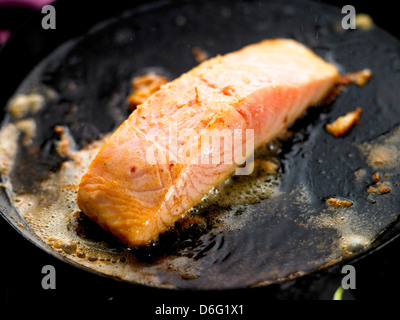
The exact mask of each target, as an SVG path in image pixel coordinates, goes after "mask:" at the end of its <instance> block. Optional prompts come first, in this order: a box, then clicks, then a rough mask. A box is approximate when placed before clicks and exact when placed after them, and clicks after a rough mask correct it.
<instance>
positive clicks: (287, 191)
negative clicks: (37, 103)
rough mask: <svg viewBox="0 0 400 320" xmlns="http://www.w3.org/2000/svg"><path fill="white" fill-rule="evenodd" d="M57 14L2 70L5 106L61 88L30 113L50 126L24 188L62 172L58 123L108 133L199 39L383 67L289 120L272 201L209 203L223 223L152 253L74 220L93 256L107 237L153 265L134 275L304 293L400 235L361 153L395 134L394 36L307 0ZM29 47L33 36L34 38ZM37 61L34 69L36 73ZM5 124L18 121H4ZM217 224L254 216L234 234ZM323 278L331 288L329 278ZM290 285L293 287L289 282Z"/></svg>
mask: <svg viewBox="0 0 400 320" xmlns="http://www.w3.org/2000/svg"><path fill="white" fill-rule="evenodd" d="M70 5H71V4H70ZM58 6H59V7H58ZM356 7H357V6H356ZM124 9H126V8H124ZM68 10H69V11H68ZM57 12H58V13H60V12H61V14H60V15H59V18H58V20H57V25H58V27H57V28H58V29H57V31H54V32H53V31H48V32H47V33H46V32H44V31H43V30H40V28H39V29H37V28H36V29H35V28H33V29H31V28H29V29H28V28H25V29H23V30H21V32H20V34H19V35H18V37H17V36H16V37H15V38H14V39H11V41H10V42H9V43H8V45H7V46H6V47H5V48H4V49H3V51H2V52H1V54H2V59H0V63H2V64H3V65H2V66H1V67H2V70H7V71H6V72H4V73H2V78H1V81H2V82H1V87H2V88H4V91H2V92H4V95H3V94H2V96H1V99H3V100H2V102H3V105H5V104H6V102H7V100H8V99H9V98H10V97H11V95H13V94H14V93H15V92H16V90H17V89H18V90H19V91H20V92H24V90H29V89H30V88H32V87H35V88H36V89H37V88H38V87H39V89H42V88H43V86H45V87H46V88H50V89H52V90H53V91H54V92H56V93H57V97H56V98H55V99H50V100H49V101H48V103H47V104H46V106H45V108H44V109H42V110H41V111H40V112H39V113H37V114H36V115H35V116H34V117H35V121H36V122H37V123H39V124H40V126H39V127H38V128H39V130H38V132H37V134H36V135H35V138H34V140H33V142H32V145H31V146H30V148H27V147H22V148H21V149H20V150H19V153H18V156H17V159H16V165H15V166H14V170H13V171H12V172H11V174H10V178H11V181H12V182H13V185H14V191H15V192H16V193H17V194H18V193H21V194H22V193H26V192H32V191H33V192H37V194H40V193H41V192H42V191H43V190H42V189H41V185H40V182H41V181H43V180H44V179H46V178H48V177H49V175H50V174H52V173H56V172H58V171H59V170H60V166H61V165H62V163H63V161H65V160H66V159H63V158H62V157H60V156H58V155H57V154H56V153H55V152H54V144H55V143H56V141H57V138H58V137H57V136H56V135H54V132H53V130H52V129H53V128H54V126H55V125H64V126H66V127H68V128H69V130H70V132H71V135H72V136H73V137H74V140H75V141H76V143H77V145H78V146H79V147H83V146H85V145H86V144H87V143H90V142H91V141H93V140H95V139H98V138H99V137H100V136H101V135H102V134H103V133H106V132H109V131H110V130H113V128H115V126H116V125H118V124H119V122H120V121H121V120H122V119H123V117H124V116H126V115H127V114H128V112H129V110H128V108H127V105H126V99H125V98H126V96H127V95H128V93H129V90H130V82H129V79H130V78H131V77H132V76H133V75H135V74H139V73H141V72H144V71H145V70H147V69H148V68H154V67H156V70H159V71H160V72H162V73H164V74H165V75H167V76H168V77H169V78H170V79H173V78H174V77H177V76H178V75H179V74H181V73H182V72H185V71H186V70H189V69H190V68H192V67H193V66H195V65H196V61H195V59H194V58H193V55H192V52H191V50H190V49H191V48H193V47H194V46H199V47H201V48H203V49H204V50H205V51H206V52H207V53H208V54H209V55H210V56H213V55H216V54H219V53H225V52H229V51H233V50H235V49H238V48H240V47H242V46H244V45H246V44H248V43H252V42H256V41H259V40H262V39H264V38H271V37H291V38H295V39H297V40H299V41H301V42H303V43H304V44H306V45H308V46H309V47H311V48H312V49H313V50H314V51H316V52H317V53H318V54H320V55H321V56H323V57H325V58H326V59H328V60H331V61H334V62H336V63H338V64H339V65H340V67H341V70H342V71H343V72H351V71H356V70H359V69H362V68H370V69H371V70H372V71H373V73H374V75H373V79H372V80H371V82H370V83H368V84H367V85H366V86H365V87H363V88H358V87H357V86H349V87H348V88H346V90H345V91H344V92H343V93H342V94H341V95H340V96H339V97H338V98H337V99H336V100H335V101H334V102H333V103H331V104H329V105H326V106H323V107H321V108H317V109H312V110H310V111H309V112H308V113H307V115H306V116H305V117H304V118H302V119H300V120H299V121H298V122H296V124H295V125H294V126H293V127H292V128H291V129H292V130H293V132H294V136H293V137H292V138H290V139H288V140H286V141H284V142H283V143H282V144H281V145H280V149H279V152H278V154H277V157H278V158H279V159H280V160H281V167H280V170H281V171H280V173H281V175H280V177H279V179H278V180H277V181H275V183H277V184H278V185H279V190H280V192H281V193H280V195H279V196H278V197H276V198H274V199H266V200H263V201H260V202H257V203H255V204H252V205H249V206H245V207H240V208H238V207H237V206H236V207H235V206H232V207H224V208H223V209H221V208H210V207H207V208H206V209H205V210H203V211H201V212H200V213H199V215H200V216H203V217H205V218H207V217H208V216H210V215H211V216H212V217H213V219H209V220H207V223H206V225H205V226H202V227H197V226H193V227H191V228H188V229H180V228H177V230H175V231H174V232H172V233H170V234H167V235H165V236H163V237H162V238H161V240H160V243H159V244H158V245H157V246H154V247H151V248H147V249H136V248H126V247H125V246H124V245H123V244H120V243H118V242H117V241H116V240H115V239H112V238H111V237H109V236H108V235H107V234H105V233H103V232H101V231H100V230H98V229H96V226H94V225H93V224H90V223H89V222H88V221H87V220H85V218H84V217H81V216H74V223H76V224H77V225H78V227H77V228H73V229H72V231H71V232H75V233H76V234H78V236H80V237H82V242H85V241H87V242H90V243H91V244H92V245H93V248H94V249H95V251H96V250H97V252H99V251H100V248H99V247H96V246H97V245H96V244H95V243H96V241H97V242H101V244H102V249H103V250H104V248H106V249H105V251H107V250H109V251H112V253H113V254H117V255H120V256H121V257H123V259H122V260H121V263H122V264H126V263H127V262H126V259H127V257H128V260H129V257H132V256H133V257H134V262H135V265H137V266H139V267H140V268H139V271H138V273H140V272H142V271H144V273H143V275H145V276H144V277H143V278H142V280H141V281H138V280H137V278H135V279H134V280H133V281H132V282H133V283H142V284H145V285H149V286H155V287H161V288H180V289H182V288H188V289H241V290H243V289H247V288H249V287H253V286H256V287H258V286H262V287H264V286H267V288H268V290H270V291H269V292H273V294H277V296H276V297H279V296H281V297H285V295H287V296H288V297H290V296H291V295H292V297H294V296H296V297H301V295H300V296H299V295H297V293H296V285H295V284H294V283H300V284H301V283H303V284H304V283H305V282H306V281H309V279H310V277H311V279H312V281H315V279H314V280H313V277H315V278H316V279H318V280H319V279H320V275H321V272H323V271H320V270H325V271H326V270H330V272H333V273H335V274H338V273H339V270H340V266H341V264H346V263H351V262H354V259H355V258H359V257H361V256H364V255H365V254H367V253H370V252H371V251H372V250H374V249H376V248H380V247H381V246H382V245H384V244H386V243H387V242H388V241H390V240H392V239H394V238H395V237H396V236H397V224H396V220H397V216H398V209H397V204H398V199H399V198H398V196H397V192H396V189H395V188H394V187H393V190H392V192H390V193H389V194H386V195H381V196H380V197H377V196H376V197H369V196H368V194H366V189H367V188H368V186H370V185H372V184H374V181H373V180H372V178H371V177H372V175H373V173H374V172H375V171H376V169H375V168H373V167H371V166H370V165H369V164H368V155H367V154H365V153H363V152H362V151H361V150H365V148H363V149H360V147H361V146H363V144H365V143H368V144H369V145H375V144H382V139H383V138H382V137H383V136H384V135H385V134H386V135H391V134H392V133H393V130H394V128H396V126H397V125H398V123H399V120H400V119H399V118H398V114H397V113H396V107H397V106H396V102H397V101H398V95H399V92H398V90H397V87H396V85H397V83H398V79H397V77H399V75H398V71H399V65H400V63H399V57H398V52H399V44H398V41H397V40H396V39H395V38H394V37H392V36H390V35H389V34H387V33H386V32H384V31H382V30H381V29H379V28H377V27H374V28H372V29H371V30H368V31H364V30H355V31H344V30H341V29H340V28H337V24H338V23H340V20H341V19H342V18H343V14H342V13H341V12H340V10H339V9H338V8H337V7H328V6H326V5H322V4H319V3H316V2H303V1H293V2H292V1H288V2H286V3H285V5H282V3H279V2H274V1H266V2H253V1H249V2H234V3H233V4H228V2H226V3H225V2H218V4H216V3H213V4H212V5H210V3H208V2H207V1H200V2H190V1H188V2H155V3H151V4H147V5H145V6H140V4H137V6H133V7H132V8H131V9H130V10H128V11H125V12H126V13H125V14H124V15H122V16H121V15H119V14H120V12H122V7H119V6H118V4H117V3H116V4H115V6H113V7H112V9H109V8H107V10H105V8H102V7H100V8H99V10H98V11H96V13H94V14H93V15H91V16H90V18H88V16H87V15H86V14H87V12H86V11H85V10H84V9H83V10H81V11H79V12H76V10H75V11H74V17H75V19H76V20H77V21H81V20H82V23H79V24H73V25H71V23H70V22H67V18H68V15H67V12H68V13H69V12H71V8H70V7H68V6H67V4H64V3H62V2H61V3H59V4H57ZM109 17H119V18H118V19H117V18H115V19H111V20H110V19H108V20H107V22H106V23H102V24H100V25H97V27H96V28H94V29H91V31H90V32H89V33H86V30H88V29H89V28H90V27H92V26H93V25H94V24H95V22H98V21H103V20H105V19H106V18H109ZM37 18H39V17H37ZM35 21H36V23H37V19H36V20H35ZM32 23H33V22H32ZM65 26H68V28H66V27H65ZM215 30H219V32H216V31H215ZM78 36H81V37H80V38H76V37H78ZM26 39H28V40H26ZM70 39H72V40H71V41H69V42H68V43H67V45H64V46H63V47H62V48H61V49H59V50H57V51H56V52H55V53H52V54H50V55H49V56H47V57H46V55H47V54H49V53H50V52H52V50H54V49H55V48H57V47H58V46H59V45H61V44H63V43H65V41H66V40H70ZM25 41H30V42H28V45H27V44H26V43H25ZM20 43H23V44H24V45H25V47H28V48H31V51H32V54H31V55H30V57H29V58H28V59H27V58H26V55H24V54H22V52H21V51H18V50H16V48H17V47H18V45H21V44H20ZM165 48H168V50H165ZM160 52H162V54H160ZM366 52H368V54H366ZM18 54H21V55H22V56H23V57H24V59H21V57H19V56H18ZM45 57H46V59H44V58H45ZM382 57H384V58H382ZM16 58H19V59H18V61H20V63H21V66H20V68H18V69H15V66H14V65H11V64H9V63H8V61H15V59H16ZM43 59H44V60H43ZM41 61H43V62H41ZM39 62H41V63H40V64H39V66H38V68H36V70H35V72H34V73H33V74H32V73H30V76H28V77H26V76H27V74H28V73H29V72H30V71H31V69H32V67H33V66H36V65H38V63H39ZM4 75H7V77H4ZM24 79H26V80H25V81H24V82H23V85H22V86H21V85H20V84H21V83H22V80H24ZM71 83H73V84H74V85H71ZM41 86H42V87H41ZM71 88H73V89H75V90H72V89H71ZM76 88H78V90H76ZM110 93H112V97H113V99H112V101H111V100H110V99H111V98H110ZM72 106H75V107H74V108H72ZM76 106H77V107H76ZM356 106H361V107H362V108H363V110H364V112H363V116H362V124H361V125H360V126H357V127H355V128H353V130H352V131H351V132H350V133H349V134H348V135H347V136H346V137H345V138H343V139H334V138H332V137H331V136H329V135H328V134H327V133H326V132H325V131H324V125H325V124H326V123H327V122H328V121H331V120H333V119H335V118H336V117H337V116H339V115H341V114H343V113H345V112H347V111H350V110H352V109H354V108H355V107H356ZM4 119H5V121H8V120H10V121H14V119H12V118H11V119H9V118H8V117H7V116H4ZM360 169H362V170H364V171H363V175H362V176H361V178H359V179H357V181H356V182H355V172H359V170H360ZM380 171H381V174H382V175H383V174H387V175H388V182H390V183H391V184H392V185H394V184H395V183H396V181H397V180H396V179H397V178H398V171H397V167H396V166H393V167H391V168H389V169H387V168H385V170H383V171H382V170H380ZM240 182H241V181H239V182H238V183H240ZM300 186H301V188H300ZM47 196H48V195H46V197H47ZM52 196H54V195H52ZM329 196H341V197H344V198H347V199H351V200H353V201H354V202H355V203H356V205H355V206H354V207H353V208H352V210H351V211H350V212H340V213H338V212H337V211H332V210H329V209H327V208H326V204H325V202H324V200H325V199H326V198H327V197H329ZM46 197H44V198H46ZM371 198H373V199H371ZM48 199H51V201H56V200H54V198H52V197H49V198H48ZM371 200H372V201H371ZM374 201H375V202H374ZM1 203H2V214H3V216H4V217H5V219H6V220H7V221H8V222H9V223H10V224H11V225H13V226H14V227H15V228H16V229H17V230H18V231H19V232H20V233H22V234H23V235H24V236H25V237H26V238H28V239H30V240H31V241H32V242H33V243H34V244H36V245H37V246H38V247H40V248H42V249H44V251H46V252H48V253H50V254H51V255H53V256H55V257H57V258H59V259H61V260H62V261H66V262H68V263H70V264H72V265H74V266H78V267H79V268H83V269H87V270H90V271H94V272H95V273H99V274H102V275H106V276H110V274H108V271H104V268H98V265H99V260H100V261H102V262H101V263H100V264H102V265H103V264H107V262H104V259H103V260H102V257H103V256H101V255H100V259H99V257H97V259H96V260H95V261H89V262H87V261H88V259H86V260H85V263H86V264H85V263H80V262H79V261H77V260H76V259H71V255H70V254H68V253H67V254H66V252H65V251H63V252H60V251H57V250H54V248H52V247H51V246H49V245H48V243H46V242H44V241H43V240H42V239H41V237H40V236H39V237H38V236H37V234H36V233H35V232H34V229H35V228H33V229H32V228H31V226H29V224H26V222H25V220H24V219H22V218H21V217H20V216H19V215H18V213H17V212H16V211H15V209H14V208H13V203H12V201H10V199H9V198H8V196H7V194H6V193H4V194H3V195H2V202H1ZM210 212H211V213H210ZM266 213H268V214H266ZM377 213H379V215H378V214H377ZM217 220H223V221H229V222H231V221H234V220H236V221H237V220H240V221H243V222H244V224H243V226H241V227H240V228H236V229H235V230H234V232H232V231H226V229H225V228H224V225H223V224H222V226H221V224H218V223H216V222H215V221H217ZM75 226H76V225H75ZM360 239H361V240H360ZM104 242H105V243H104ZM104 246H105V247H104ZM86 257H87V256H86ZM176 259H181V260H184V262H183V266H184V268H180V267H177V264H174V262H173V261H174V260H176ZM78 260H79V259H78ZM169 260H171V261H172V262H171V263H170V264H168V261H169ZM118 263H119V262H118ZM154 266H156V268H154ZM329 267H330V268H329ZM154 269H155V270H154ZM135 270H136V269H135ZM308 274H309V276H308V277H307V276H304V275H308ZM111 276H112V277H117V278H119V277H120V275H119V274H117V275H115V274H111ZM155 276H156V279H157V281H154V280H153V279H154V277H155ZM301 276H303V277H301ZM292 279H297V280H292ZM303 279H306V280H303ZM307 279H308V280H307ZM293 281H294V282H293ZM296 281H297V282H296ZM317 283H320V284H319V285H320V286H321V283H323V282H318V281H317ZM339 284H340V283H339ZM339 284H338V285H339ZM285 286H288V287H294V289H293V290H292V291H291V290H282V289H283V288H285ZM300 286H301V285H300ZM322 286H323V285H322ZM317 287H318V286H317ZM143 290H150V289H143ZM253 290H261V289H253ZM277 292H279V293H277ZM294 292H295V293H294Z"/></svg>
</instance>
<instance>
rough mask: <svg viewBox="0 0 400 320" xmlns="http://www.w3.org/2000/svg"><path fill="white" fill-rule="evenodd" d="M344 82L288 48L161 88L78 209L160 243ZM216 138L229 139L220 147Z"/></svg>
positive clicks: (218, 64) (104, 162)
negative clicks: (245, 163) (256, 151)
mask: <svg viewBox="0 0 400 320" xmlns="http://www.w3.org/2000/svg"><path fill="white" fill-rule="evenodd" d="M337 78H338V71H337V69H336V68H335V66H333V65H332V64H329V63H327V62H325V61H324V60H323V59H321V58H320V57H319V56H317V55H315V54H314V53H313V52H312V51H311V50H310V49H308V48H306V47H305V46H303V45H302V44H300V43H298V42H296V41H294V40H290V39H273V40H265V41H262V42H260V43H257V44H252V45H249V46H246V47H244V48H243V49H241V50H239V51H236V52H232V53H229V54H226V55H224V56H217V57H215V58H212V59H210V60H207V61H205V62H203V63H201V64H200V65H199V66H197V67H196V68H194V69H192V70H190V71H189V72H187V73H185V74H183V75H182V76H180V77H179V78H177V79H175V80H174V81H171V82H169V83H168V84H166V85H164V86H162V87H161V88H160V90H159V91H157V92H156V93H154V94H153V95H152V96H150V97H149V98H148V100H147V101H145V102H144V103H143V104H141V105H139V106H138V107H137V109H136V110H135V111H133V112H132V113H131V115H130V116H129V118H128V119H127V120H125V122H123V123H122V124H121V126H120V127H119V128H118V129H117V130H116V131H115V132H114V133H113V134H112V136H111V137H110V138H109V139H108V141H107V142H106V143H105V144H104V146H103V147H102V148H101V150H100V151H99V153H98V154H97V155H96V157H95V158H94V160H93V161H92V163H91V164H90V166H89V168H88V170H87V172H86V173H85V174H84V176H83V177H82V180H81V182H80V185H79V190H78V199H77V200H78V205H79V207H80V209H81V210H82V211H83V212H84V213H85V214H86V215H87V216H88V217H89V218H91V219H92V220H94V221H96V222H97V223H98V224H99V225H100V226H102V227H103V228H104V229H106V230H108V231H110V232H112V233H113V234H114V235H115V236H116V237H118V238H119V239H120V240H122V241H124V242H126V243H127V244H129V245H133V246H143V245H147V244H149V243H151V242H152V241H157V239H158V236H159V234H160V233H163V232H165V231H166V230H168V229H169V228H171V227H173V225H174V223H175V222H176V221H177V220H179V219H180V218H181V217H182V216H183V215H184V214H185V213H186V212H187V211H188V210H189V209H190V208H192V207H193V206H195V205H196V204H197V203H198V202H199V201H200V200H201V199H202V197H203V196H205V195H206V194H207V193H208V192H209V191H210V190H211V189H212V188H213V187H214V186H216V185H218V184H219V183H221V182H222V181H224V180H225V179H226V178H228V177H229V176H230V175H231V174H233V173H234V171H235V170H236V169H237V168H238V167H239V164H240V163H242V162H243V160H244V159H245V157H248V156H249V155H251V154H252V152H253V151H254V148H257V147H259V146H261V145H262V144H264V143H266V142H268V141H270V140H272V139H274V138H275V137H276V136H277V135H278V134H279V133H280V132H281V131H282V130H283V129H285V128H286V127H287V126H288V125H290V124H291V123H293V121H294V120H295V119H296V118H298V117H299V116H300V115H302V114H303V113H304V111H305V110H306V109H307V107H309V106H313V105H316V104H317V103H318V102H320V101H321V100H322V99H323V98H324V97H325V96H326V95H327V94H328V93H329V92H330V90H332V88H333V87H334V85H335V83H336V81H337ZM210 132H214V133H221V132H224V135H223V138H222V136H218V135H217V137H218V138H216V139H215V141H216V142H218V141H219V144H218V143H215V144H214V142H213V141H214V140H212V138H211V137H213V135H212V134H211V135H210ZM248 133H250V134H248ZM210 141H211V142H212V143H211V142H210ZM249 146H250V147H249ZM233 149H235V150H234V151H233ZM252 149H253V150H252ZM216 155H218V156H219V157H218V156H216ZM239 158H240V160H237V159H239ZM229 160H230V161H229ZM236 160H237V161H236Z"/></svg>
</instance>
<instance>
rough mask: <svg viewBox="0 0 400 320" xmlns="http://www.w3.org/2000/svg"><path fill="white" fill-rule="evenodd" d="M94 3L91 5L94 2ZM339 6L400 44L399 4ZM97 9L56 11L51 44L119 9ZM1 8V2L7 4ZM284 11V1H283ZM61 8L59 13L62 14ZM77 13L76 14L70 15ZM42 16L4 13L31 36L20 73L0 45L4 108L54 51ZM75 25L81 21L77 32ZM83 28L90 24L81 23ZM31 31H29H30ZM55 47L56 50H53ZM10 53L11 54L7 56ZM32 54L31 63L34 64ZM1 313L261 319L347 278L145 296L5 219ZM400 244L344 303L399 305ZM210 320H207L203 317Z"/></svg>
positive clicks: (0, 11)
mask: <svg viewBox="0 0 400 320" xmlns="http://www.w3.org/2000/svg"><path fill="white" fill-rule="evenodd" d="M87 2H89V1H87ZM321 2H326V3H331V4H334V5H335V6H337V7H338V10H340V8H342V7H343V6H344V5H347V4H351V5H353V6H354V7H355V8H356V10H357V13H362V12H363V13H368V14H370V15H371V16H372V18H373V19H374V22H375V24H376V25H378V26H380V27H381V28H383V29H385V30H387V31H388V32H389V33H391V34H393V35H395V36H396V37H398V38H400V28H399V27H398V26H397V23H398V17H397V15H398V13H397V10H396V9H395V7H393V2H392V3H391V4H389V1H379V2H373V3H371V2H366V1H321ZM90 3H91V4H93V7H84V6H83V5H82V2H81V3H79V2H75V1H72V0H70V1H61V2H59V3H56V4H55V5H56V8H57V29H56V30H52V31H50V32H52V35H50V37H52V41H53V42H55V43H56V42H60V43H61V42H62V41H63V39H65V35H66V34H67V33H68V34H69V35H71V36H73V35H74V34H75V35H79V34H80V33H81V32H82V30H85V29H87V28H89V27H90V26H91V23H90V21H87V22H86V24H85V19H84V18H83V17H85V16H86V17H87V15H88V14H90V15H92V16H97V17H99V18H101V17H106V16H109V15H112V14H113V13H117V12H118V5H117V4H118V1H112V2H111V3H110V4H108V5H104V4H102V3H101V4H100V3H99V2H97V1H96V2H90ZM0 4H1V0H0ZM282 5H284V1H282ZM58 6H59V7H58ZM63 6H68V7H69V8H71V7H73V6H75V8H76V10H63V9H62V8H63ZM40 19H41V15H39V14H38V13H37V12H36V13H35V12H34V11H32V10H31V9H26V8H10V7H1V6H0V30H1V29H11V30H12V37H11V40H10V45H11V44H12V41H13V37H15V38H17V37H18V35H19V34H21V33H22V34H24V35H25V36H26V33H27V32H29V33H30V34H31V36H30V37H29V38H28V40H27V41H28V43H27V47H26V51H24V50H20V51H18V52H15V55H17V57H14V58H17V59H14V60H13V61H18V64H16V65H10V64H9V62H6V61H5V60H2V59H6V58H5V56H6V57H9V52H7V51H6V50H5V49H4V50H2V49H1V48H2V45H0V73H3V75H4V72H6V74H7V75H8V74H9V78H8V81H7V82H2V83H0V105H4V104H5V102H6V100H7V99H8V97H9V96H10V94H11V93H12V90H13V88H14V89H15V87H16V86H17V85H18V83H19V81H21V79H22V78H23V76H24V74H26V70H27V68H28V66H30V65H34V64H35V62H38V61H39V60H40V59H41V55H40V52H41V51H42V49H43V48H44V47H45V46H47V45H49V43H47V42H43V43H42V42H41V38H40V37H38V36H37V34H38V32H42V30H40V28H38V29H39V30H37V29H35V28H33V29H29V27H30V26H32V25H35V23H36V25H39V26H40ZM74 21H80V23H79V24H76V23H75V22H74ZM81 21H83V22H81ZM27 28H28V29H27ZM53 45H54V44H53ZM2 51H4V52H2ZM27 52H29V55H28V56H27V54H26V53H27ZM0 244H1V255H0V256H1V258H0V305H1V304H2V303H3V302H9V303H10V302H16V303H21V302H22V301H31V302H32V301H33V302H35V301H37V302H40V301H42V302H43V301H46V302H61V301H64V302H65V303H68V302H67V301H73V303H74V305H75V306H76V305H85V304H86V303H87V302H89V301H95V302H99V303H100V304H98V306H102V305H103V304H104V305H105V304H112V305H113V304H119V303H121V304H122V306H128V308H129V309H130V310H131V314H132V315H133V314H134V313H137V312H140V313H142V314H144V315H146V316H147V317H151V316H153V315H154V311H155V307H156V306H161V305H162V304H163V303H164V304H168V305H170V306H192V307H194V308H195V307H196V306H198V305H199V304H214V305H216V304H234V305H235V304H242V305H244V311H245V314H246V315H250V314H254V315H255V314H258V313H259V312H261V311H265V309H266V308H268V307H272V306H276V305H275V304H273V303H271V301H273V300H331V299H332V297H333V294H334V292H335V290H336V289H337V288H338V287H339V286H340V284H341V279H342V277H343V274H341V272H340V271H341V266H334V267H332V268H329V269H328V270H323V271H320V272H316V273H314V274H311V275H308V276H305V277H303V278H300V279H298V280H296V281H289V282H287V283H284V284H282V285H273V286H269V287H266V288H257V289H252V290H230V291H222V292H192V291H185V292H179V291H170V290H160V289H154V288H146V287H141V286H136V285H131V284H126V283H121V282H118V281H116V280H113V279H107V278H104V277H101V276H98V275H95V274H92V273H89V272H87V271H83V270H80V269H77V268H75V267H73V266H70V265H68V264H66V263H64V262H62V261H60V260H58V259H56V258H54V257H53V256H50V255H49V254H47V253H46V252H44V251H42V250H41V249H39V248H37V247H36V246H35V245H33V244H31V243H30V242H29V241H27V240H26V239H25V238H23V237H22V236H21V235H20V234H19V233H18V232H17V231H16V230H14V228H13V227H11V226H10V225H9V224H8V223H7V222H6V221H5V220H4V219H2V218H1V219H0ZM398 252H400V239H394V240H393V241H392V242H390V243H389V244H387V245H386V246H385V247H383V248H381V249H380V250H378V251H376V252H374V253H373V254H370V255H369V256H367V257H365V258H363V259H360V260H358V261H355V262H354V263H353V265H354V266H355V268H356V271H357V274H356V275H357V278H356V289H355V290H348V291H346V292H345V294H344V297H343V298H344V300H371V299H373V300H391V299H397V298H399V297H400V294H399V293H397V287H398V286H399V284H400V280H399V277H398V270H400V261H399V259H398ZM45 265H52V266H54V267H55V270H56V289H55V290H44V289H43V288H42V286H41V281H42V278H43V276H44V274H42V268H43V266H45ZM203 318H204V317H203Z"/></svg>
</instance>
